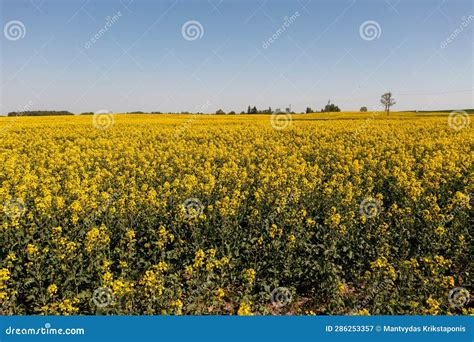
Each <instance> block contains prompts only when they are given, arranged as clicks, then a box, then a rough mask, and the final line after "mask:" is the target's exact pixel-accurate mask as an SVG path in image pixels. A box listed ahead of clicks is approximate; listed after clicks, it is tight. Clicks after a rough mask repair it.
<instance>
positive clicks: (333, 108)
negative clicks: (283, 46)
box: [8, 92, 396, 116]
mask: <svg viewBox="0 0 474 342" xmlns="http://www.w3.org/2000/svg"><path fill="white" fill-rule="evenodd" d="M380 102H381V103H382V105H383V106H384V109H385V112H386V113H387V115H388V114H390V108H391V107H392V106H394V105H395V104H396V102H395V99H394V98H393V96H392V93H391V92H388V93H385V94H383V95H382V96H381V98H380ZM340 111H341V109H340V108H339V106H337V105H335V104H334V103H331V100H329V101H328V103H327V104H326V106H325V107H324V108H321V111H320V113H334V112H340ZM360 111H361V112H367V107H365V106H364V107H361V108H360ZM273 113H276V114H279V113H288V114H295V112H293V111H292V110H291V105H290V107H288V108H285V110H281V109H280V108H277V109H275V110H272V107H268V108H267V109H261V110H259V109H257V107H256V106H250V105H249V106H248V107H247V111H246V112H245V111H241V112H240V114H273ZM306 113H307V114H309V113H318V112H317V111H314V110H313V109H312V108H311V107H306ZM93 114H94V113H93V112H85V113H81V115H93ZM127 114H162V113H161V112H151V113H145V112H142V111H134V112H128V113H127ZM169 114H174V113H169ZM181 114H192V113H190V112H181ZM198 114H203V113H198ZM216 114H236V112H235V111H230V112H229V113H226V112H224V111H223V110H222V109H219V110H217V111H216ZM58 115H74V114H73V113H71V112H68V111H65V110H61V111H55V110H35V111H24V112H10V113H8V116H58Z"/></svg>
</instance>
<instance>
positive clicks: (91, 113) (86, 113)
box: [80, 112, 94, 115]
mask: <svg viewBox="0 0 474 342" xmlns="http://www.w3.org/2000/svg"><path fill="white" fill-rule="evenodd" d="M93 114H94V113H93V112H84V113H81V114H80V115H93Z"/></svg>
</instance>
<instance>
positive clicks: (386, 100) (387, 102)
mask: <svg viewBox="0 0 474 342" xmlns="http://www.w3.org/2000/svg"><path fill="white" fill-rule="evenodd" d="M380 102H381V103H382V104H383V105H384V106H385V111H386V112H387V115H389V114H390V107H392V106H393V105H394V104H396V102H395V99H394V98H393V97H392V93H391V92H388V93H385V94H383V95H382V98H381V99H380Z"/></svg>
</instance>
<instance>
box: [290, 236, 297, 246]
mask: <svg viewBox="0 0 474 342" xmlns="http://www.w3.org/2000/svg"><path fill="white" fill-rule="evenodd" d="M288 244H289V245H290V247H293V246H294V245H295V244H296V236H294V235H293V234H290V235H288Z"/></svg>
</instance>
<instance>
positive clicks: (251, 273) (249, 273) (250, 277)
mask: <svg viewBox="0 0 474 342" xmlns="http://www.w3.org/2000/svg"><path fill="white" fill-rule="evenodd" d="M255 275H256V272H255V270H254V269H253V268H248V269H246V270H245V271H244V279H245V280H246V281H247V283H249V285H252V284H253V282H254V281H255Z"/></svg>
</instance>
